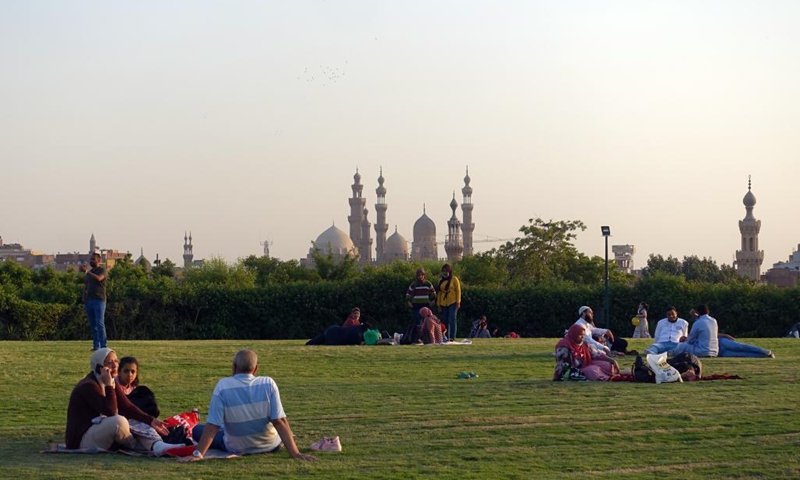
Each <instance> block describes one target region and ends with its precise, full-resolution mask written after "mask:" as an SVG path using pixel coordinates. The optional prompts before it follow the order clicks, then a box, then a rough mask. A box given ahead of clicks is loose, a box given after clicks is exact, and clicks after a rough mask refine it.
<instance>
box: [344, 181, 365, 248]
mask: <svg viewBox="0 0 800 480" xmlns="http://www.w3.org/2000/svg"><path fill="white" fill-rule="evenodd" d="M351 188H352V189H353V196H352V197H350V215H349V216H348V217H347V221H348V222H350V240H352V241H353V245H355V246H356V248H361V231H362V230H361V220H362V219H363V218H364V207H366V206H367V199H366V198H362V197H361V193H362V191H363V190H364V185H361V174H360V173H358V168H356V174H355V175H353V185H351ZM359 253H360V252H359ZM366 256H367V257H369V256H370V255H369V252H367V255H366Z"/></svg>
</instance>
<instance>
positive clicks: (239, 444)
mask: <svg viewBox="0 0 800 480" xmlns="http://www.w3.org/2000/svg"><path fill="white" fill-rule="evenodd" d="M257 371H258V356H257V355H256V354H255V352H253V351H252V350H239V351H238V352H236V355H235V356H234V357H233V376H231V377H227V378H223V379H222V380H220V381H219V382H217V386H216V387H215V388H214V393H213V394H212V395H211V406H210V407H209V409H208V423H206V424H205V425H197V426H196V427H194V429H192V436H193V437H194V439H195V440H197V448H196V449H195V451H194V453H193V454H192V456H191V457H183V458H182V459H181V461H194V460H200V459H202V458H203V455H205V454H206V452H207V451H208V449H209V448H214V449H217V450H223V451H227V452H233V453H239V454H244V453H262V452H270V453H272V452H277V451H278V450H279V449H280V447H281V442H283V444H284V446H285V447H286V450H288V451H289V454H290V455H291V456H292V457H294V458H297V459H300V460H316V459H317V458H316V457H314V456H312V455H305V454H302V453H300V450H299V449H298V448H297V444H295V442H294V436H293V435H292V429H291V427H289V420H287V419H286V414H285V413H284V412H283V405H282V404H281V397H280V393H279V392H278V386H277V385H276V384H275V381H274V380H272V379H271V378H270V377H256V376H255V374H256V372H257Z"/></svg>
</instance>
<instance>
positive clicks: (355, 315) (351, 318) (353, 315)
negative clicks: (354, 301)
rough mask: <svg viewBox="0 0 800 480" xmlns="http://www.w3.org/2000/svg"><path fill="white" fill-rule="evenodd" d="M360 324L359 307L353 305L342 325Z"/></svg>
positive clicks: (353, 325)
mask: <svg viewBox="0 0 800 480" xmlns="http://www.w3.org/2000/svg"><path fill="white" fill-rule="evenodd" d="M359 325H361V309H360V308H358V307H355V308H354V309H352V310H351V311H350V315H348V316H347V318H346V319H345V321H344V325H342V326H343V327H357V326H359Z"/></svg>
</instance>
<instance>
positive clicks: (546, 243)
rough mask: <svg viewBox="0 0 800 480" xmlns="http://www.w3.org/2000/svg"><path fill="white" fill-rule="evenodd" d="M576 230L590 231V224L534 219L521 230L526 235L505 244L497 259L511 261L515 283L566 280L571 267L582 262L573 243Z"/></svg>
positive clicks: (512, 277) (499, 249)
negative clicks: (587, 226) (587, 227)
mask: <svg viewBox="0 0 800 480" xmlns="http://www.w3.org/2000/svg"><path fill="white" fill-rule="evenodd" d="M576 230H581V231H583V230H586V225H584V223H583V222H581V221H580V220H566V221H565V220H559V221H553V220H549V221H546V222H545V221H544V220H542V219H541V218H531V219H529V220H528V225H524V226H522V227H521V228H520V229H519V231H520V232H521V233H522V234H523V235H524V236H523V237H521V238H516V239H515V240H514V241H513V242H507V243H506V244H505V245H502V246H501V247H500V248H498V249H497V251H496V256H497V257H499V258H502V259H505V260H507V262H508V271H509V280H510V281H511V282H527V281H530V282H536V283H538V282H544V281H553V280H565V279H567V277H568V273H569V268H570V264H572V265H573V266H574V265H576V264H578V263H580V262H579V261H577V260H576V259H578V256H579V253H578V250H577V249H576V248H575V246H574V245H573V244H572V241H573V240H574V239H575V238H576V236H577V234H576V233H575V231H576Z"/></svg>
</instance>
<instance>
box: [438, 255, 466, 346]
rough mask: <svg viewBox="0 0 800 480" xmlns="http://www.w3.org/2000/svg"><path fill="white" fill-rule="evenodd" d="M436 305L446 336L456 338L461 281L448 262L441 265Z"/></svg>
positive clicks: (450, 338)
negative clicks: (445, 329) (445, 328)
mask: <svg viewBox="0 0 800 480" xmlns="http://www.w3.org/2000/svg"><path fill="white" fill-rule="evenodd" d="M436 305H438V306H439V313H441V315H442V321H443V323H444V324H445V326H446V327H447V338H448V339H449V340H450V341H451V342H452V341H454V340H455V339H456V331H457V329H458V309H459V308H461V282H459V281H458V277H456V276H455V275H453V267H451V266H450V264H449V263H445V264H444V265H442V276H441V278H440V279H439V287H438V288H437V289H436Z"/></svg>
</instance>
